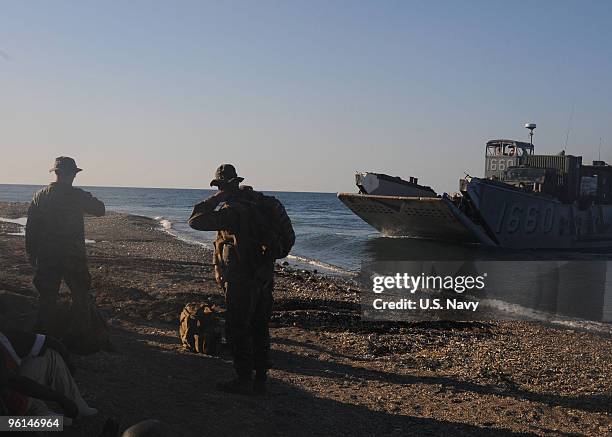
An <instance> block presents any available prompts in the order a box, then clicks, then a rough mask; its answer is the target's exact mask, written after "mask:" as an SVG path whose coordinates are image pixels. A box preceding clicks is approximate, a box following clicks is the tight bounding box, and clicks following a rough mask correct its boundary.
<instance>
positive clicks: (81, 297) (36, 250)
mask: <svg viewBox="0 0 612 437" xmlns="http://www.w3.org/2000/svg"><path fill="white" fill-rule="evenodd" d="M84 213H88V214H92V215H95V216H102V215H104V213H105V208H104V203H102V202H101V201H99V200H98V199H96V198H95V197H93V196H92V195H91V194H90V193H88V192H86V191H83V190H81V189H79V188H75V187H72V186H71V185H69V184H63V183H56V182H54V183H51V184H50V185H48V186H47V187H45V188H43V189H42V190H40V191H39V192H37V193H36V194H35V195H34V198H33V199H32V203H31V204H30V208H29V210H28V221H27V224H26V252H27V254H28V256H29V257H30V259H31V260H32V263H33V265H34V268H35V272H34V286H35V287H36V289H37V290H38V293H39V294H40V310H39V316H38V328H39V329H40V330H41V332H42V331H45V332H49V331H51V333H53V331H54V330H55V328H56V323H55V312H56V311H55V310H56V301H57V296H58V292H59V288H60V285H61V281H62V279H63V280H64V281H65V282H66V284H67V285H68V287H69V288H70V291H71V294H72V301H73V306H72V308H73V314H74V316H75V318H76V320H75V322H76V323H77V326H80V327H87V326H89V317H90V315H89V299H90V297H89V288H90V282H91V278H90V276H89V270H88V268H87V257H86V250H85V235H84V223H83V214H84Z"/></svg>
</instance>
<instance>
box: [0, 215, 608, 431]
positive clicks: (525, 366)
mask: <svg viewBox="0 0 612 437" xmlns="http://www.w3.org/2000/svg"><path fill="white" fill-rule="evenodd" d="M26 208H27V205H25V204H8V203H0V217H4V218H12V219H16V218H20V217H23V216H24V215H25V211H26ZM20 229H21V227H20V225H18V224H16V223H6V222H0V298H1V299H2V300H0V304H2V306H0V308H1V309H2V310H4V311H5V312H9V313H14V314H17V315H20V316H21V317H22V319H20V321H21V323H22V326H27V323H29V320H31V318H30V319H29V318H28V316H27V315H28V312H29V313H32V312H33V311H34V310H35V305H36V296H37V294H36V292H35V291H34V290H33V288H32V285H31V274H32V271H31V267H30V266H29V265H28V264H27V262H26V259H25V253H24V238H23V236H20V235H9V234H17V233H19V231H20ZM86 238H88V239H90V240H93V241H95V242H94V243H92V244H88V252H89V259H90V271H91V273H92V278H93V284H92V288H93V290H92V291H93V292H94V293H95V296H96V302H97V304H98V306H99V307H100V308H101V310H102V311H103V313H104V315H105V316H106V317H107V318H108V320H109V324H110V326H111V331H112V332H111V334H112V338H113V342H114V343H115V345H116V348H117V351H116V352H113V353H109V352H100V353H97V354H94V355H91V356H85V357H78V359H77V361H78V364H79V367H80V370H79V372H78V373H77V380H78V382H79V384H80V386H81V387H82V388H83V391H84V393H85V397H86V398H87V399H88V400H91V403H92V404H93V405H95V406H96V407H98V408H99V410H100V411H101V413H100V415H99V416H98V417H96V418H94V419H89V420H86V421H82V422H78V423H76V425H75V427H74V428H73V429H72V430H70V431H67V432H65V434H66V435H74V436H77V435H85V434H91V435H93V436H95V435H97V434H96V432H98V430H100V429H101V428H102V425H103V422H104V419H105V418H107V417H114V418H116V419H117V420H119V421H120V422H121V424H122V426H123V427H127V426H128V425H130V424H132V423H134V422H137V421H139V420H142V419H146V418H157V419H160V420H163V421H165V422H167V423H169V424H170V425H171V426H173V427H174V429H175V430H176V431H177V435H184V436H192V435H193V436H199V435H204V434H209V433H215V434H219V435H227V434H235V435H329V434H331V433H337V434H341V435H344V434H346V435H349V434H351V435H405V434H406V433H413V434H416V435H440V434H444V435H446V434H449V435H491V434H495V435H506V434H507V435H512V434H515V433H527V434H536V435H562V434H581V435H593V436H595V435H606V434H609V433H611V432H612V411H611V408H612V407H611V406H612V382H611V381H612V340H611V339H610V338H609V337H606V336H601V335H598V334H597V333H590V332H581V331H575V330H571V329H564V328H559V327H550V326H546V325H543V324H538V323H529V322H499V323H497V322H496V323H460V322H453V323H450V322H449V323H442V322H438V323H433V322H429V323H425V322H423V323H401V324H400V323H372V322H368V323H366V322H362V321H361V318H360V308H359V290H358V286H357V285H356V284H355V283H353V282H352V281H351V280H350V278H343V277H338V276H326V275H322V274H320V273H315V272H313V271H308V270H297V269H293V268H290V267H287V266H278V268H277V282H276V288H275V306H274V313H273V316H272V332H271V334H272V338H273V345H272V349H273V351H272V359H273V361H274V369H273V370H272V372H271V377H272V382H271V390H270V394H269V395H268V396H266V397H265V398H244V397H240V396H231V395H227V394H224V393H219V392H217V391H215V389H214V385H215V383H216V382H217V381H218V380H220V379H226V378H229V377H231V375H232V369H231V365H230V362H229V357H227V356H225V357H222V358H212V357H206V356H198V355H193V354H189V353H187V352H185V351H183V350H182V349H181V347H180V342H179V340H178V336H177V326H178V315H179V313H180V311H181V309H182V307H183V306H184V305H185V304H186V303H188V302H204V301H207V302H212V303H216V304H219V305H220V306H222V304H223V296H222V293H221V291H220V290H219V289H218V287H217V285H216V283H215V282H214V278H213V273H212V265H211V262H210V261H211V253H210V251H209V250H208V249H206V248H205V247H202V246H198V245H190V244H188V243H185V242H183V241H181V240H178V239H176V238H174V237H172V236H171V235H169V234H167V233H166V232H163V231H162V230H161V229H159V227H158V224H157V222H155V221H154V220H152V219H149V218H145V217H138V216H131V215H125V214H115V213H110V214H108V215H107V216H105V217H101V218H87V220H86ZM63 292H64V293H66V290H63ZM14 314H13V315H14Z"/></svg>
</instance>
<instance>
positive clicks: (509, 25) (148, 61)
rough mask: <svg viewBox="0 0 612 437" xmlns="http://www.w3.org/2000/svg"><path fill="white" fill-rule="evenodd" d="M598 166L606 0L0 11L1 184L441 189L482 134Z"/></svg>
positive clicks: (33, 4) (608, 120) (471, 165)
mask: <svg viewBox="0 0 612 437" xmlns="http://www.w3.org/2000/svg"><path fill="white" fill-rule="evenodd" d="M572 107H573V108H574V115H573V117H572V121H571V130H570V135H569V142H568V152H570V153H574V154H582V155H584V157H585V159H586V160H592V159H594V158H597V153H598V152H597V149H598V146H599V139H600V137H601V138H602V141H603V147H602V158H603V159H608V160H610V161H612V1H601V2H595V1H571V2H568V1H534V2H526V1H519V2H509V1H483V2H480V1H467V0H466V1H449V2H442V1H430V2H425V1H419V2H411V1H370V2H359V1H334V0H331V1H312V0H308V1H306V0H304V1H300V2H297V1H263V0H258V1H255V0H253V1H241V2H225V1H224V2H221V1H219V2H204V1H197V2H188V1H177V2H169V1H164V2H161V1H159V2H156V1H127V2H126V1H117V2H113V1H98V2H91V1H72V2H65V1H18V0H15V1H1V0H0V153H1V155H0V162H1V163H2V174H1V176H0V183H45V182H47V181H48V180H49V174H48V173H47V170H48V168H49V167H50V165H51V163H52V161H53V158H54V157H55V156H57V155H72V156H74V157H75V158H77V161H78V163H79V165H81V166H82V167H83V168H84V169H86V171H84V172H83V173H82V174H81V175H80V176H79V179H78V183H79V184H82V185H108V186H153V187H207V186H208V182H209V181H210V176H211V174H212V173H213V171H214V169H215V167H216V166H217V165H218V164H220V163H222V162H232V163H235V164H236V166H237V167H238V171H239V172H240V173H241V174H242V175H243V176H244V177H245V178H246V182H249V183H251V184H253V185H254V186H255V187H256V188H260V189H274V190H296V191H330V192H333V191H353V190H354V187H353V172H354V171H355V170H370V171H381V172H386V173H389V174H392V175H401V176H405V177H408V176H411V175H412V176H417V177H419V178H420V180H421V181H422V182H423V183H426V184H430V185H432V186H433V187H434V188H436V189H438V190H445V191H453V190H456V187H457V180H458V178H460V177H461V176H462V175H463V172H464V171H466V172H468V173H470V174H473V175H481V174H482V173H483V151H484V143H485V142H486V140H488V139H491V138H499V137H504V138H506V137H510V138H516V139H522V140H524V139H526V138H527V131H526V130H525V129H524V128H523V127H522V125H523V123H525V122H527V121H533V122H536V123H538V129H537V130H536V137H535V138H536V141H535V142H536V151H539V152H540V153H552V152H557V151H559V150H560V149H562V148H563V147H564V144H565V138H566V133H567V129H568V122H569V120H570V115H571V113H572Z"/></svg>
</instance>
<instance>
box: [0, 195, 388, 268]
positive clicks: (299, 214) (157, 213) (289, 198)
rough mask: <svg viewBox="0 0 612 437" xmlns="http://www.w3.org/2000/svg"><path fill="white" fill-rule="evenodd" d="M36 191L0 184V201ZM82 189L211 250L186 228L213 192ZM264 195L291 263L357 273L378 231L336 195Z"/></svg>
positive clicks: (203, 235) (23, 198) (206, 237)
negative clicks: (285, 228)
mask: <svg viewBox="0 0 612 437" xmlns="http://www.w3.org/2000/svg"><path fill="white" fill-rule="evenodd" d="M40 188H41V187H40V186H35V185H2V184H0V201H8V202H29V201H30V200H31V199H32V195H33V194H34V193H35V192H36V191H37V190H38V189H40ZM83 188H84V189H85V190H87V191H90V192H91V193H92V194H93V195H94V196H96V197H98V198H99V199H100V200H102V201H104V203H105V204H106V207H107V209H109V210H112V211H117V212H126V213H130V214H138V215H143V216H147V217H151V218H155V219H156V220H158V221H159V223H160V225H161V226H163V227H164V228H165V229H166V230H167V231H168V232H170V233H172V234H174V235H176V236H177V237H179V238H181V239H184V240H187V241H190V242H195V243H200V244H205V245H209V246H210V247H212V245H211V241H212V240H213V239H214V233H213V232H199V231H195V230H193V229H191V228H190V227H189V226H188V225H187V218H188V217H189V215H190V214H191V210H192V208H193V205H195V204H196V203H198V202H200V201H201V200H203V199H205V198H206V197H208V196H210V195H211V194H213V191H211V190H188V189H160V188H115V187H83ZM267 194H271V195H273V196H275V197H277V198H278V199H279V200H280V201H281V202H283V204H284V205H285V208H286V209H287V212H288V214H289V216H290V217H291V221H292V222H293V226H294V228H295V232H296V236H297V240H296V244H295V247H294V249H293V252H292V255H293V257H292V259H293V260H294V261H295V262H300V263H305V264H311V265H312V266H318V267H319V268H320V269H327V270H340V271H344V270H355V269H357V268H358V267H359V265H360V263H361V261H362V260H363V255H364V252H365V251H366V246H367V243H368V241H369V240H370V239H376V238H378V237H377V234H376V231H374V230H373V229H372V228H370V227H369V226H368V225H367V224H365V223H364V222H362V221H361V220H360V219H359V218H358V217H356V216H355V215H353V214H352V213H351V212H350V211H349V210H348V209H347V208H345V207H344V205H343V204H342V203H341V202H340V201H339V200H338V199H337V198H336V195H335V194H332V193H291V192H271V193H267ZM313 268H316V267H313Z"/></svg>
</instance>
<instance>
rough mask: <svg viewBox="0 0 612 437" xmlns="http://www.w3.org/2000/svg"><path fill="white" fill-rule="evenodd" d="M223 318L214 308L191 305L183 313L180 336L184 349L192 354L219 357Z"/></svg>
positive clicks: (204, 305) (186, 306) (203, 305)
mask: <svg viewBox="0 0 612 437" xmlns="http://www.w3.org/2000/svg"><path fill="white" fill-rule="evenodd" d="M222 332H223V329H222V325H221V318H220V317H219V314H218V312H217V311H215V307H214V306H209V305H206V304H197V303H189V304H187V305H185V308H183V311H182V312H181V317H180V324H179V334H180V337H181V343H182V344H183V347H184V348H185V349H187V350H188V351H191V352H196V353H200V354H206V355H219V354H220V353H221V341H222V335H223V334H222Z"/></svg>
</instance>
